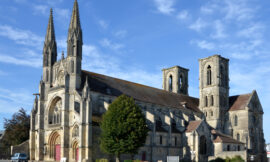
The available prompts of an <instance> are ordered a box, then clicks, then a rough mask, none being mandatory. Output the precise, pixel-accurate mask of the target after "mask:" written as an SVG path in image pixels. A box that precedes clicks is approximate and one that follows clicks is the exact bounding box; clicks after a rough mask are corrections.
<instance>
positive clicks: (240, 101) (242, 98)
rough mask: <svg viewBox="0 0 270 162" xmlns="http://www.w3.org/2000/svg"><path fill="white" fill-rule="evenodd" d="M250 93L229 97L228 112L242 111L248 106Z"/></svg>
mask: <svg viewBox="0 0 270 162" xmlns="http://www.w3.org/2000/svg"><path fill="white" fill-rule="evenodd" d="M251 96H252V93H248V94H242V95H236V96H230V97H229V111H236V110H244V109H245V107H246V106H247V105H248V103H249V101H250V98H251Z"/></svg>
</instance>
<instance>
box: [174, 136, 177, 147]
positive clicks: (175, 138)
mask: <svg viewBox="0 0 270 162" xmlns="http://www.w3.org/2000/svg"><path fill="white" fill-rule="evenodd" d="M174 145H175V146H177V137H174Z"/></svg>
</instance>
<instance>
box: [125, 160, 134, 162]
mask: <svg viewBox="0 0 270 162" xmlns="http://www.w3.org/2000/svg"><path fill="white" fill-rule="evenodd" d="M124 162H133V160H124Z"/></svg>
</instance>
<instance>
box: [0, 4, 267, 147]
mask: <svg viewBox="0 0 270 162" xmlns="http://www.w3.org/2000/svg"><path fill="white" fill-rule="evenodd" d="M78 3H79V9H80V17H81V26H82V30H83V41H84V46H83V63H82V68H83V69H85V70H89V71H92V72H96V73H101V74H105V75H109V76H113V77H117V78H121V79H125V80H129V81H133V82H138V83H142V84H146V85H149V86H153V87H156V88H162V71H161V70H162V68H168V67H171V66H175V65H179V66H182V67H185V68H188V69H189V94H190V95H191V96H195V97H199V80H198V79H199V63H198V59H200V58H205V57H208V56H211V55H214V54H220V55H222V56H223V57H226V58H228V59H230V63H229V66H230V68H229V69H230V70H229V71H230V72H229V73H230V74H229V76H230V95H237V94H245V93H250V92H252V90H256V91H257V93H258V95H259V98H260V101H261V104H262V106H263V109H264V116H263V118H264V121H263V124H264V133H265V139H266V142H268V143H269V142H270V127H269V124H270V107H269V105H270V86H269V85H270V66H269V65H270V44H269V42H270V37H269V33H270V28H268V27H267V26H269V24H270V18H269V15H270V9H269V7H268V6H269V5H270V1H268V0H189V1H186V0H136V1H130V0H129V1H127V0H113V1H108V0H78ZM72 7H73V0H1V1H0V129H3V123H4V118H7V119H9V118H10V117H11V115H12V114H13V113H14V112H17V111H18V109H19V108H21V107H23V108H25V109H26V110H27V111H28V113H30V111H31V109H32V105H33V100H34V96H33V93H37V92H38V85H39V81H40V79H41V76H42V50H43V43H44V40H45V34H46V28H47V24H48V19H49V14H50V12H49V10H50V8H53V11H54V12H53V13H54V24H55V33H56V39H57V45H58V58H60V57H61V53H62V51H64V53H65V55H66V39H67V31H68V26H69V22H70V17H71V11H72Z"/></svg>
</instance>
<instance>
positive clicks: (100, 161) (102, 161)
mask: <svg viewBox="0 0 270 162" xmlns="http://www.w3.org/2000/svg"><path fill="white" fill-rule="evenodd" d="M96 162H109V160H108V159H96Z"/></svg>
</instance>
